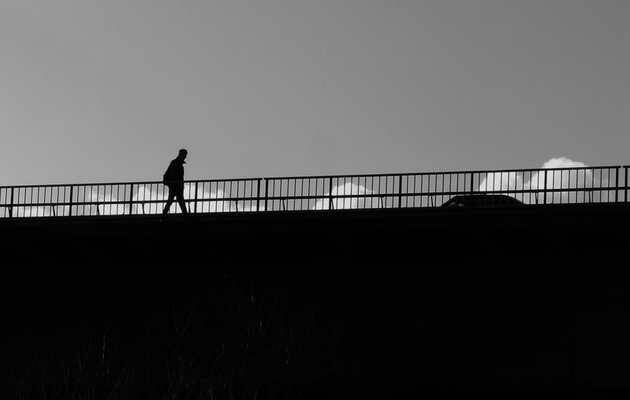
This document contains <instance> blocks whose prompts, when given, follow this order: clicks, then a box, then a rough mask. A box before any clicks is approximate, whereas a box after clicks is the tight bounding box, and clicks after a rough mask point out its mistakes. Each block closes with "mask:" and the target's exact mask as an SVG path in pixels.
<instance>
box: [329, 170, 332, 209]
mask: <svg viewBox="0 0 630 400" xmlns="http://www.w3.org/2000/svg"><path fill="white" fill-rule="evenodd" d="M332 188H333V178H332V176H331V177H330V178H329V179H328V209H329V210H332V209H333V194H332Z"/></svg>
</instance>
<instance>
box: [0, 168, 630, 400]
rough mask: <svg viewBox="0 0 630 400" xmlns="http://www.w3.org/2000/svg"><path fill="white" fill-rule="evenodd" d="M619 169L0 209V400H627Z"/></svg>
mask: <svg viewBox="0 0 630 400" xmlns="http://www.w3.org/2000/svg"><path fill="white" fill-rule="evenodd" d="M629 169H630V166H626V165H617V166H595V167H583V168H560V169H517V170H514V169H513V170H487V171H486V170H484V171H444V172H421V173H396V174H371V175H334V176H306V177H260V178H245V179H214V180H192V181H187V182H186V183H185V196H186V199H187V203H188V208H189V209H190V211H191V212H192V213H194V217H190V218H184V217H177V216H175V217H173V218H165V219H163V220H162V219H161V218H158V215H159V214H161V211H162V207H163V205H164V203H165V199H166V197H167V189H166V188H165V187H164V186H163V185H162V183H160V182H123V183H92V184H61V185H31V186H8V187H1V188H0V243H2V245H3V249H4V252H3V257H2V259H1V260H2V264H1V265H2V266H3V282H5V286H4V288H3V290H2V291H0V304H1V305H2V308H1V309H0V311H1V312H2V315H3V322H5V328H4V329H3V331H2V335H0V338H1V339H2V340H0V350H1V351H2V354H3V360H2V362H0V370H2V371H3V372H2V376H6V377H8V379H10V380H11V382H12V383H13V385H14V386H8V387H9V388H12V387H16V388H18V389H19V390H17V389H16V391H15V392H12V393H10V395H8V396H5V397H7V398H20V396H22V398H27V397H29V396H31V397H32V398H37V393H44V392H45V393H48V394H49V396H48V397H49V398H53V397H60V398H61V397H73V396H74V397H80V396H79V395H77V394H76V393H78V392H77V391H79V390H85V391H87V392H89V391H90V390H92V392H89V393H99V394H104V397H107V396H105V394H107V395H109V394H110V393H115V394H114V395H112V396H111V397H116V396H117V394H116V393H119V392H120V393H122V391H123V390H124V391H125V393H130V395H129V396H130V398H138V397H142V396H148V394H151V396H149V397H151V398H160V397H164V396H165V393H170V392H169V391H170V390H180V391H181V392H178V393H182V394H181V397H183V396H184V393H187V395H190V396H193V395H199V393H201V392H203V393H206V394H207V393H209V392H208V391H209V390H212V391H213V393H215V394H216V396H215V398H217V399H220V398H237V397H238V396H236V395H234V393H232V394H229V393H228V392H229V391H230V390H237V389H238V390H239V391H240V395H241V398H261V399H262V398H313V399H321V398H323V397H325V398H344V399H346V398H349V397H367V396H374V394H375V393H376V394H379V395H380V396H381V397H392V396H398V397H402V396H406V395H409V394H411V395H413V396H414V397H418V395H423V394H424V395H426V394H429V395H430V394H433V393H436V392H437V393H441V394H447V395H448V397H451V396H450V395H451V394H460V395H461V394H482V395H483V396H484V398H531V397H533V396H536V397H542V398H547V397H548V398H556V397H557V394H558V393H562V394H569V395H572V396H573V397H577V398H580V397H579V396H576V395H582V394H586V397H589V396H591V397H593V398H600V397H602V395H604V397H606V396H608V395H611V394H612V395H618V397H619V398H628V395H630V384H629V383H628V379H627V377H628V376H630V366H629V365H628V362H627V360H628V359H630V346H629V345H628V337H630V318H629V316H628V314H629V312H628V311H629V310H630V276H629V274H628V273H627V272H626V270H627V267H626V264H625V263H624V262H623V261H620V260H623V259H625V258H627V255H626V253H627V248H628V229H627V227H628V226H629V224H630V207H628V205H629V204H630V197H629V194H630V193H629V189H630V188H629V187H628V179H629V178H630V175H629V172H630V171H629ZM470 194H502V195H507V196H510V197H512V198H515V199H517V200H518V201H520V202H522V203H523V206H519V207H516V206H514V207H498V208H484V209H467V208H463V209H459V208H456V209H451V208H443V207H441V206H442V205H443V204H444V203H445V202H447V201H448V200H449V199H451V198H452V197H453V196H457V195H470ZM156 214H158V215H156ZM5 369H6V371H7V372H6V373H5V372H4V370H5ZM59 382H64V383H63V385H65V386H63V385H60V383H59ZM68 382H69V383H68ZM120 382H122V383H120ZM73 385H74V386H73ZM169 385H170V386H169ZM236 388H237V389H236ZM186 391H188V392H186ZM195 391H196V392H195ZM265 391H267V392H268V393H269V395H268V396H267V397H265V396H264V395H262V394H260V395H255V393H263V392H265ZM87 392H86V393H87ZM18 394H19V396H18ZM532 395H533V396H532ZM90 396H93V395H92V394H90ZM519 396H520V397H519ZM86 397H87V395H86ZM120 397H121V398H124V396H123V395H120ZM432 397H435V396H432ZM443 397H446V396H443ZM193 398H194V396H193Z"/></svg>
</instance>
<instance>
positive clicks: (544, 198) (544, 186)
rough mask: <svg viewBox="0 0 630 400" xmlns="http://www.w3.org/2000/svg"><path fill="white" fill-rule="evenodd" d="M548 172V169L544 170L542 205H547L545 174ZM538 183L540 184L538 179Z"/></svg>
mask: <svg viewBox="0 0 630 400" xmlns="http://www.w3.org/2000/svg"><path fill="white" fill-rule="evenodd" d="M548 171H549V170H548V169H545V177H544V179H543V204H547V172H548ZM538 183H540V179H538ZM539 186H540V185H539Z"/></svg>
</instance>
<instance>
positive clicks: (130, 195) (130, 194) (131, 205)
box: [96, 183, 133, 215]
mask: <svg viewBox="0 0 630 400" xmlns="http://www.w3.org/2000/svg"><path fill="white" fill-rule="evenodd" d="M96 209H97V210H98V206H96ZM131 214H133V183H132V184H131V189H129V215H131Z"/></svg>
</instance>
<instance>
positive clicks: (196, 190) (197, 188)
mask: <svg viewBox="0 0 630 400" xmlns="http://www.w3.org/2000/svg"><path fill="white" fill-rule="evenodd" d="M198 194H199V182H195V207H194V209H195V214H197V201H198V197H197V196H198Z"/></svg>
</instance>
